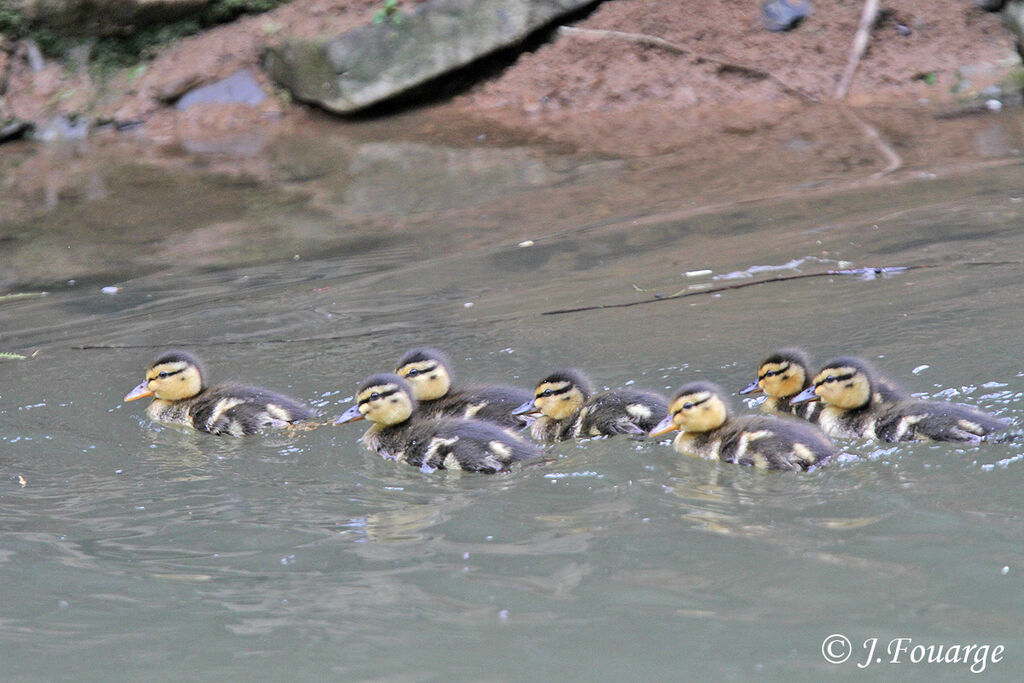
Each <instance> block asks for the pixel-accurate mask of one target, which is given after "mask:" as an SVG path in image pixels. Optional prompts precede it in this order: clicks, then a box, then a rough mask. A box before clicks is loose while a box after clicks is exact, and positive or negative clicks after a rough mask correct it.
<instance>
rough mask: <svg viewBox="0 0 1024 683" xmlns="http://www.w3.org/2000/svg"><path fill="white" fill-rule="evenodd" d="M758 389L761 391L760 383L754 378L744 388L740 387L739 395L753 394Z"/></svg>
mask: <svg viewBox="0 0 1024 683" xmlns="http://www.w3.org/2000/svg"><path fill="white" fill-rule="evenodd" d="M758 391H761V385H760V384H759V383H758V380H756V379H755V380H754V381H753V382H751V383H750V384H748V385H747V387H746V388H745V389H740V395H741V396H742V395H743V394H753V393H756V392H758Z"/></svg>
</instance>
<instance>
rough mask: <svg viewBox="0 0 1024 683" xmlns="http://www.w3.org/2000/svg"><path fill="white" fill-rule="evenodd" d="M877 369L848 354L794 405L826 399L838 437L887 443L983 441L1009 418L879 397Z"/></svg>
mask: <svg viewBox="0 0 1024 683" xmlns="http://www.w3.org/2000/svg"><path fill="white" fill-rule="evenodd" d="M875 377H876V375H875V372H874V369H873V368H872V367H871V366H870V365H869V364H868V363H866V362H865V361H863V360H860V359H859V358H851V357H849V356H843V357H840V358H835V359H833V360H832V361H830V362H828V363H827V364H825V366H824V367H822V368H821V370H819V371H818V374H817V375H815V376H814V380H813V383H812V384H811V386H809V387H807V388H806V389H804V390H803V391H802V392H800V394H798V395H797V396H795V397H794V398H793V399H792V400H793V402H794V403H800V402H802V401H814V400H818V399H821V401H822V402H823V403H824V404H825V405H824V407H823V408H822V410H821V412H820V413H819V419H818V422H819V424H820V425H821V428H822V429H823V430H825V432H826V433H827V434H829V435H831V436H835V437H861V438H867V439H880V440H882V441H916V440H933V441H980V440H981V439H982V438H984V437H985V436H988V435H989V434H990V433H992V432H994V431H997V430H999V429H1003V428H1005V427H1006V422H1004V421H1003V420H1000V419H999V418H997V417H993V416H992V415H988V414H987V413H983V412H981V411H980V410H975V409H974V408H969V407H967V406H962V405H958V404H956V403H945V402H942V401H920V400H916V399H912V398H906V399H902V400H899V401H895V402H892V403H879V402H878V401H876V400H873V398H872V397H873V396H874V395H875V394H876V392H877V386H876V380H875Z"/></svg>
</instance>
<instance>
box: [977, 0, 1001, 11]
mask: <svg viewBox="0 0 1024 683" xmlns="http://www.w3.org/2000/svg"><path fill="white" fill-rule="evenodd" d="M974 4H975V5H976V6H978V7H980V8H981V9H983V10H986V11H988V12H998V11H999V10H1001V9H1003V5H1005V4H1006V0H974Z"/></svg>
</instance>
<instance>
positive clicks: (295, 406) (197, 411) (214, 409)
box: [124, 351, 316, 436]
mask: <svg viewBox="0 0 1024 683" xmlns="http://www.w3.org/2000/svg"><path fill="white" fill-rule="evenodd" d="M203 374H204V372H203V366H202V363H200V361H199V359H198V358H196V357H195V356H194V355H192V354H191V353H189V352H188V351H168V352H166V353H164V354H162V355H161V356H160V357H159V358H157V359H156V360H155V361H153V363H152V364H151V365H150V366H149V368H147V369H146V379H145V380H144V381H143V382H142V383H141V384H139V386H137V387H135V388H134V389H132V390H131V391H130V392H128V395H127V396H125V397H124V400H125V401H135V400H137V399H140V398H147V397H149V396H152V397H153V400H152V401H151V402H150V404H149V407H148V408H147V409H146V412H147V413H148V414H149V416H150V417H151V418H152V419H154V420H158V421H160V422H169V423H172V424H183V425H187V426H189V427H192V428H194V429H197V430H199V431H201V432H209V433H210V434H231V435H233V436H243V435H245V434H255V433H256V432H258V431H260V430H261V429H263V428H264V427H284V426H287V425H290V424H292V423H294V422H297V421H300V420H307V419H309V418H311V417H315V415H316V413H315V412H314V411H313V410H311V409H310V408H307V407H306V406H304V405H302V404H301V403H299V402H298V401H296V400H295V399H293V398H290V397H288V396H285V395H283V394H278V393H276V392H273V391H270V390H269V389H261V388H259V387H250V386H244V385H241V384H221V385H217V386H212V387H208V386H206V383H205V381H204V379H203Z"/></svg>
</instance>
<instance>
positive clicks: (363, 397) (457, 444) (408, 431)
mask: <svg viewBox="0 0 1024 683" xmlns="http://www.w3.org/2000/svg"><path fill="white" fill-rule="evenodd" d="M356 401H357V403H356V405H354V406H352V407H351V408H349V409H348V410H347V411H345V413H344V414H343V415H342V416H341V417H339V418H338V419H337V420H335V421H334V424H342V423H344V422H354V421H355V420H362V419H367V420H369V421H370V422H373V426H371V427H370V428H369V429H368V430H366V433H365V434H364V435H363V443H365V444H366V447H367V448H369V449H370V450H371V451H375V452H377V453H379V454H380V455H382V456H384V457H385V458H391V459H393V460H397V461H401V462H407V463H409V464H410V465H415V466H417V467H421V468H423V469H427V470H435V469H447V470H472V471H474V472H486V473H488V474H493V473H494V472H504V471H506V470H508V469H509V467H510V466H511V465H512V463H515V462H518V461H520V460H527V459H528V458H532V457H534V456H536V455H539V451H538V450H537V448H536V447H535V446H534V445H533V444H531V443H528V442H526V441H524V440H522V439H520V438H519V437H518V436H515V435H513V434H511V433H509V432H507V431H505V430H504V429H502V428H501V427H499V426H497V425H495V424H492V423H490V422H485V421H483V420H465V419H461V418H450V417H449V418H446V417H440V418H429V417H422V416H420V415H418V414H417V410H416V399H415V398H414V397H413V389H412V387H410V386H409V383H408V382H406V381H405V380H404V379H402V378H401V377H399V376H398V375H391V374H387V373H381V374H377V375H372V376H371V377H369V378H367V379H366V380H365V381H363V383H362V384H360V385H359V391H358V392H357V393H356Z"/></svg>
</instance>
